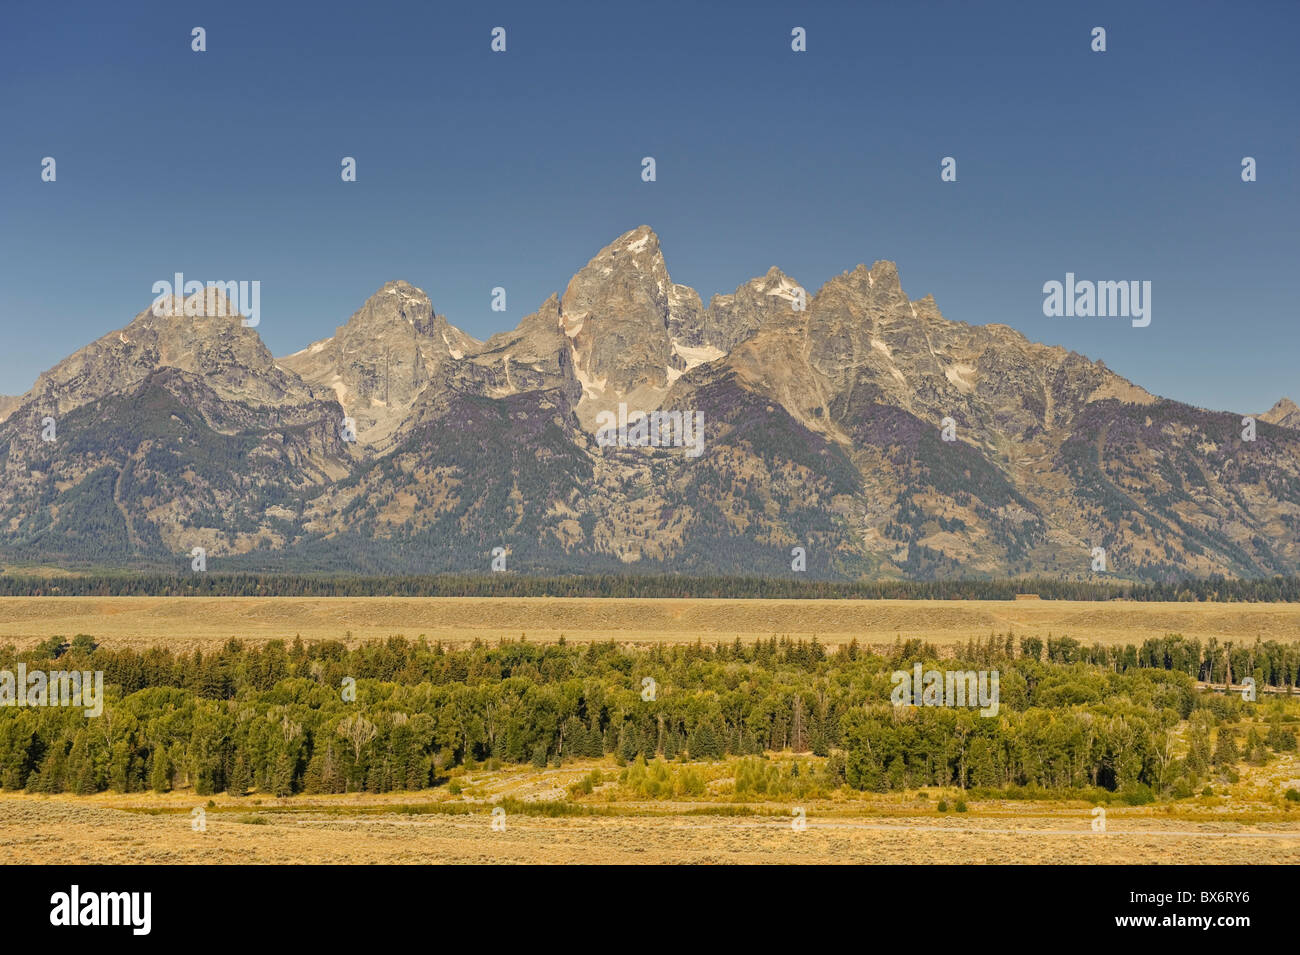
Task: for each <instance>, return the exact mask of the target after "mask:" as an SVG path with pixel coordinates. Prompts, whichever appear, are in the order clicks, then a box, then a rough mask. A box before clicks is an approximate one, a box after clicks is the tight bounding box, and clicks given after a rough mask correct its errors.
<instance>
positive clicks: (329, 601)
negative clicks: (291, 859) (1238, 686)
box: [0, 597, 1300, 650]
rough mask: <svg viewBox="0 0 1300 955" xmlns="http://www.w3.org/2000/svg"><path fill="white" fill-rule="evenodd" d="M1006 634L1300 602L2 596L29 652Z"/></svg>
mask: <svg viewBox="0 0 1300 955" xmlns="http://www.w3.org/2000/svg"><path fill="white" fill-rule="evenodd" d="M1008 629H1010V630H1012V631H1014V632H1015V633H1016V634H1019V635H1027V636H1038V637H1046V636H1047V635H1048V634H1049V633H1050V634H1052V635H1054V636H1058V637H1059V636H1070V637H1074V638H1076V639H1078V640H1082V641H1083V642H1085V643H1093V642H1099V643H1103V644H1116V643H1141V642H1142V641H1143V640H1145V639H1147V638H1148V637H1159V636H1163V635H1164V634H1166V633H1181V634H1183V635H1184V636H1187V637H1196V638H1199V639H1201V640H1206V639H1208V638H1209V637H1217V638H1218V639H1219V640H1220V641H1223V640H1232V641H1234V642H1237V643H1241V642H1243V641H1246V642H1253V641H1254V640H1255V638H1256V637H1260V638H1263V639H1266V640H1267V639H1275V640H1300V604H1287V603H1144V602H1135V601H1048V600H1017V601H997V600H952V601H945V600H711V599H641V598H626V599H621V598H620V599H614V598H604V599H600V598H588V597H500V598H493V597H4V598H0V642H12V643H14V644H15V645H16V646H17V647H19V648H20V649H22V648H25V647H27V646H30V645H31V644H33V643H35V642H37V641H38V640H44V639H47V638H49V637H50V636H53V635H55V634H62V635H64V636H69V637H70V636H72V635H74V634H77V633H89V634H91V635H92V636H94V637H96V638H97V639H98V640H99V641H100V643H102V644H103V645H105V646H109V647H126V646H131V647H136V648H143V647H148V646H157V645H165V646H169V647H171V648H173V649H177V650H190V649H194V648H195V647H204V648H206V647H210V646H214V645H218V644H221V643H224V642H225V641H227V640H229V639H230V638H231V637H237V638H239V639H241V640H244V641H247V642H250V643H260V642H264V641H266V640H272V639H276V638H283V639H287V640H292V639H293V638H294V637H295V636H298V635H300V636H301V637H302V638H303V640H307V641H311V640H344V641H346V642H347V643H349V644H357V643H361V642H363V641H366V640H373V639H382V638H386V637H390V636H393V635H396V634H401V635H404V636H406V637H410V638H415V637H418V636H420V635H421V634H423V635H424V636H426V637H427V638H428V639H430V640H442V641H444V642H446V643H465V642H469V641H472V640H475V639H482V640H485V641H489V642H496V641H498V640H501V639H510V640H517V639H518V638H519V636H520V635H521V634H525V635H526V636H527V638H528V639H529V640H533V641H538V642H548V641H554V640H558V639H559V638H560V637H561V636H563V637H564V638H565V639H566V640H568V641H579V642H581V641H590V640H610V639H613V640H616V641H618V642H621V643H656V642H664V643H693V642H695V641H696V640H703V641H704V642H706V643H712V642H715V641H719V640H722V641H731V640H734V639H735V638H736V637H740V638H741V639H742V640H743V641H746V642H752V641H753V640H755V639H758V638H763V639H766V638H768V637H770V636H772V635H773V634H778V635H788V636H790V637H792V638H796V639H797V638H804V639H810V638H812V637H816V638H817V639H819V640H821V641H822V642H823V643H826V644H843V643H847V642H848V641H850V640H852V639H854V638H856V639H857V640H858V642H859V643H860V644H866V645H882V644H890V643H893V642H894V640H895V639H896V638H900V637H901V638H902V639H904V640H906V639H908V638H911V637H920V638H922V639H925V640H928V641H931V642H933V643H935V644H939V645H943V644H953V643H963V644H964V643H965V642H966V641H968V640H971V639H973V638H976V637H980V638H983V637H987V636H988V635H989V634H990V633H993V632H997V633H1005V632H1006V631H1007V630H1008Z"/></svg>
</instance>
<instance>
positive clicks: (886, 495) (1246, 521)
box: [0, 226, 1300, 579]
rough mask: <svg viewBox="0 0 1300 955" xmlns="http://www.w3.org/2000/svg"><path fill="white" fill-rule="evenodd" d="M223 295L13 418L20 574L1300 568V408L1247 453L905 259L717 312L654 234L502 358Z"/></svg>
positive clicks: (116, 335)
mask: <svg viewBox="0 0 1300 955" xmlns="http://www.w3.org/2000/svg"><path fill="white" fill-rule="evenodd" d="M201 294H202V295H203V299H202V301H201V302H195V301H194V300H195V299H197V296H192V297H191V298H189V299H186V300H184V302H183V303H182V305H185V306H190V308H189V309H188V311H191V312H195V313H196V314H194V315H192V316H190V317H187V318H184V319H176V318H170V317H168V318H159V317H157V316H154V315H153V314H152V312H151V311H146V312H142V313H140V314H139V315H137V316H136V317H135V318H134V319H133V320H132V321H131V322H130V323H128V325H126V326H125V327H124V328H122V329H120V330H118V331H116V332H110V333H108V334H107V335H105V336H102V337H101V338H99V339H97V340H96V341H94V342H92V343H90V344H89V345H87V346H85V347H83V348H81V349H78V350H77V351H75V352H73V353H72V354H71V355H69V356H68V357H67V358H65V359H64V360H63V361H61V362H59V363H58V364H56V365H55V366H54V367H53V368H51V369H50V370H48V371H47V372H44V373H42V375H41V376H39V377H38V379H37V382H36V384H35V385H33V388H32V389H30V390H29V391H28V392H27V393H26V394H25V395H23V396H20V397H16V398H12V399H0V415H3V417H0V470H2V471H3V473H4V475H5V482H4V486H3V490H0V554H3V555H5V556H7V557H10V558H14V559H20V560H22V559H63V560H82V561H87V560H89V561H94V560H107V561H109V562H116V563H121V564H124V565H131V564H133V563H144V562H149V561H153V562H158V561H164V562H165V561H167V560H175V559H179V557H180V555H184V554H187V553H188V552H189V551H190V550H191V549H192V547H194V546H201V547H204V548H205V549H206V550H207V551H208V552H209V553H210V554H212V555H213V556H214V557H216V558H217V559H225V560H228V561H230V562H232V564H238V565H239V566H247V567H250V568H255V567H285V568H293V569H297V568H308V569H329V568H331V567H349V568H355V567H363V568H368V569H375V570H378V571H381V572H425V571H430V570H481V569H483V568H484V565H485V562H486V561H487V560H488V556H487V555H488V554H490V552H491V550H492V548H493V547H501V548H503V549H504V550H505V551H507V552H508V553H509V554H510V561H511V565H510V569H512V570H532V571H537V572H551V571H561V572H567V571H575V570H597V569H600V570H606V569H618V568H626V567H629V566H635V567H641V568H644V569H648V570H660V571H663V570H667V571H674V572H682V573H691V574H710V573H719V572H729V571H731V570H736V569H743V570H745V571H747V572H748V571H751V570H759V571H761V572H763V573H768V574H789V573H798V572H801V571H798V570H792V569H791V567H792V564H797V563H798V558H793V557H792V556H791V555H792V552H793V551H794V549H795V548H802V549H803V552H804V556H803V558H802V559H804V560H806V570H804V571H802V572H804V573H808V574H810V575H812V576H818V577H841V578H858V577H881V578H889V577H920V578H926V577H945V576H963V575H964V576H977V577H978V576H1015V575H1017V574H1050V575H1059V576H1066V577H1074V576H1078V577H1088V576H1092V575H1100V574H1102V573H1104V574H1109V575H1117V574H1118V575H1121V576H1125V577H1130V578H1134V579H1139V578H1142V579H1145V578H1152V579H1163V578H1167V577H1174V576H1180V575H1181V576H1187V575H1193V576H1205V575H1209V574H1214V573H1223V574H1229V575H1234V576H1236V575H1240V576H1257V575H1267V574H1273V573H1287V572H1290V573H1294V572H1295V571H1296V570H1297V569H1300V430H1298V429H1300V409H1297V408H1296V406H1295V405H1294V404H1293V403H1289V401H1287V400H1286V399H1284V400H1283V401H1279V402H1278V404H1277V405H1275V406H1274V408H1273V409H1270V411H1269V412H1266V413H1265V414H1262V415H1260V416H1259V424H1258V434H1257V437H1256V440H1255V441H1253V442H1250V443H1246V442H1245V441H1244V440H1243V439H1242V438H1241V435H1240V432H1241V416H1238V415H1234V414H1229V413H1226V412H1213V411H1206V410H1205V409H1198V408H1194V407H1192V406H1190V405H1186V404H1182V403H1179V402H1176V401H1171V400H1170V399H1166V398H1161V397H1159V396H1156V395H1153V394H1151V393H1150V392H1147V391H1146V390H1145V389H1143V388H1141V386H1139V385H1137V384H1135V383H1133V382H1131V381H1129V380H1127V379H1125V378H1123V377H1122V376H1120V375H1117V374H1116V373H1114V372H1112V371H1110V369H1108V368H1107V367H1106V366H1105V364H1104V363H1102V362H1100V361H1093V360H1091V359H1088V358H1087V357H1085V356H1083V355H1079V354H1078V353H1076V352H1072V351H1069V350H1067V349H1064V348H1061V347H1059V346H1052V345H1045V344H1040V343H1036V342H1033V341H1031V340H1029V339H1028V338H1027V337H1025V336H1024V335H1022V334H1021V333H1020V332H1018V331H1016V330H1015V329H1013V328H1011V327H1010V326H1008V325H1004V324H996V323H995V324H991V325H983V326H979V325H968V324H966V323H962V322H959V321H953V320H950V319H948V318H946V317H945V316H944V315H943V314H942V313H941V312H940V310H939V307H938V304H937V303H936V302H935V300H934V299H933V297H932V296H929V295H926V296H924V297H922V298H919V299H911V298H909V297H908V295H907V294H906V293H905V292H904V290H903V287H902V283H901V279H900V277H899V273H898V268H897V265H896V264H895V263H893V262H890V261H887V260H879V261H876V262H875V263H873V265H872V266H870V267H867V266H866V265H865V264H860V265H858V266H856V267H855V268H854V269H852V270H849V271H845V272H842V273H840V274H839V275H836V276H833V277H832V278H831V279H829V280H828V281H827V282H826V283H824V284H823V285H822V286H821V288H819V289H818V290H816V292H815V293H812V294H809V293H808V291H807V290H805V289H803V288H802V286H800V285H799V284H798V282H797V281H796V280H795V279H793V278H791V277H789V276H788V275H786V274H785V273H784V272H782V271H781V270H780V269H779V268H778V267H776V266H772V267H771V268H769V269H768V270H767V271H766V272H765V273H764V274H762V275H759V276H755V277H754V278H752V279H750V280H748V281H747V282H745V283H742V284H741V285H740V286H738V287H737V289H736V290H735V291H734V292H732V293H727V294H715V295H713V296H711V298H710V301H709V303H708V305H705V304H703V302H702V300H701V298H700V296H699V295H698V293H696V292H695V291H694V289H691V288H689V287H687V286H683V285H679V284H677V283H675V282H673V281H672V279H671V276H670V275H669V272H668V269H667V265H666V263H665V260H664V256H663V252H662V249H661V247H660V243H659V239H658V236H656V235H655V233H654V232H653V230H651V229H650V228H649V227H648V226H639V227H637V228H636V229H633V230H630V231H628V232H625V233H624V234H622V235H621V236H619V237H618V238H616V239H615V240H614V241H613V242H611V243H609V244H608V245H606V246H604V247H603V248H602V249H601V250H600V251H599V252H597V254H596V255H595V256H593V257H592V258H591V259H590V260H589V261H588V263H587V264H586V265H585V266H583V267H582V268H581V269H579V270H578V271H577V272H576V273H575V274H574V276H573V277H572V278H571V279H570V281H569V282H568V283H567V284H566V286H565V287H564V289H563V291H558V292H556V293H554V294H552V295H551V296H549V297H548V298H547V299H546V300H545V301H544V302H543V303H541V305H539V306H538V308H537V309H536V310H534V311H533V312H530V313H529V314H527V315H526V316H524V317H523V318H522V319H521V320H520V322H519V323H518V324H517V325H516V327H515V328H514V329H512V330H507V331H502V332H498V333H496V334H494V335H492V336H490V337H489V338H488V339H487V340H486V341H478V340H477V339H475V338H473V337H472V336H470V335H468V334H466V333H464V332H463V331H461V330H460V329H458V328H456V327H455V326H453V325H452V324H451V323H450V322H449V321H448V320H447V319H446V317H445V316H443V315H440V314H438V313H437V312H436V311H435V309H434V307H433V303H432V301H431V300H430V298H429V296H428V295H427V294H426V293H425V292H423V291H422V290H420V289H418V288H416V287H415V286H412V285H410V283H408V282H405V281H392V282H387V283H385V284H384V285H383V286H382V287H381V288H380V289H379V290H378V291H376V292H375V293H374V294H373V295H372V296H370V297H369V298H368V299H367V300H366V302H364V303H363V304H362V306H361V307H360V308H359V309H358V310H357V311H356V312H354V313H353V314H352V316H351V317H350V318H349V319H348V320H347V321H346V322H344V323H343V324H341V325H339V326H337V328H336V329H335V332H334V334H333V335H331V336H329V337H327V338H323V339H319V340H317V341H315V342H313V343H311V344H310V345H308V346H307V347H306V348H303V349H300V350H299V351H297V352H294V353H292V354H290V355H285V356H282V357H280V358H275V357H273V356H272V355H271V354H270V352H269V351H268V350H267V349H266V347H265V345H264V343H262V341H261V339H260V337H259V336H258V335H257V333H256V331H255V330H254V329H252V328H249V327H246V326H245V325H243V323H241V322H240V321H238V315H237V313H236V312H234V311H233V310H232V309H231V308H230V307H229V304H228V303H224V302H223V303H218V302H216V301H215V300H214V298H213V296H212V290H211V289H209V290H205V291H204V292H203V293H201ZM218 305H220V306H221V308H222V309H224V311H222V314H221V315H219V316H213V315H212V314H211V313H212V312H213V311H217V310H218V309H217V308H216V307H215V306H218ZM199 306H201V307H199ZM183 311H185V309H183ZM628 409H631V412H630V414H631V415H632V416H633V418H634V419H635V417H636V413H637V412H646V413H649V412H652V411H656V410H662V411H663V413H664V414H665V415H670V413H671V412H674V411H676V412H689V413H693V414H697V415H700V416H701V419H700V420H701V421H702V422H703V427H704V429H705V431H706V433H707V440H706V443H705V452H704V454H703V455H702V456H701V457H700V458H699V459H698V460H692V459H691V458H690V457H688V456H686V455H684V454H682V453H681V452H680V450H678V449H675V448H674V447H673V445H672V444H671V442H670V443H669V444H666V445H663V446H659V447H654V446H650V447H637V446H620V447H608V446H603V445H602V444H601V443H600V442H599V441H597V439H596V438H597V436H596V433H595V432H596V421H597V419H598V418H599V417H600V416H602V415H603V414H607V415H613V414H614V413H615V412H619V413H621V414H622V415H623V416H624V417H626V416H627V415H628V414H629V412H628ZM106 415H115V416H116V418H114V417H105V416H106ZM47 417H53V418H54V419H55V420H56V422H57V429H58V438H57V439H56V440H55V441H48V440H44V439H43V438H42V437H41V427H42V422H43V421H45V420H46V419H47ZM665 420H670V419H665ZM634 423H635V422H634ZM678 427H679V428H680V425H678ZM69 429H72V431H71V432H70V431H69ZM187 442H188V443H187ZM633 444H634V445H635V442H633ZM1095 548H1101V549H1102V550H1103V551H1104V552H1105V555H1106V560H1107V566H1106V567H1105V569H1104V571H1099V570H1096V569H1094V568H1095V566H1096V558H1095V556H1094V555H1095Z"/></svg>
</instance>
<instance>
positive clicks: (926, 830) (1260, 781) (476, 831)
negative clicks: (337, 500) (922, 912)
mask: <svg viewBox="0 0 1300 955" xmlns="http://www.w3.org/2000/svg"><path fill="white" fill-rule="evenodd" d="M695 765H696V766H697V767H698V768H699V771H701V772H704V773H705V774H707V775H710V776H716V775H720V776H724V777H725V775H726V769H725V767H723V766H722V764H713V765H708V764H695ZM594 767H599V768H600V769H601V771H602V773H603V774H604V776H605V778H606V779H607V780H608V782H605V783H603V784H601V785H598V786H597V787H595V790H594V792H592V793H591V794H588V795H579V796H574V795H573V794H572V793H570V792H568V790H567V787H569V786H570V785H572V784H573V783H575V782H577V781H579V780H580V779H581V778H582V777H583V776H584V775H586V774H587V773H589V772H590V771H591V769H592V768H594ZM619 772H620V769H619V768H618V767H615V766H614V765H613V763H612V761H610V760H608V759H607V760H603V761H600V762H596V761H587V762H584V763H577V764H574V765H572V766H565V767H564V768H561V769H545V770H538V769H533V768H531V767H518V766H515V767H505V768H502V769H498V770H493V771H488V770H486V769H484V770H478V771H474V772H468V773H465V774H464V775H462V776H459V777H458V780H459V781H460V783H461V784H462V785H463V787H464V788H463V790H462V792H460V793H459V794H457V795H455V796H453V795H452V794H451V793H450V792H449V791H448V787H446V786H443V787H440V788H439V789H438V790H434V791H428V790H425V791H423V792H419V793H389V794H384V795H376V794H366V795H338V796H293V797H289V798H285V799H275V798H271V797H266V798H261V797H258V796H257V795H251V796H246V797H243V798H241V799H235V798H231V797H229V796H226V795H218V796H215V797H213V798H212V799H211V800H209V799H207V798H205V797H199V796H195V795H194V794H193V793H190V792H173V793H168V794H166V795H158V794H154V793H134V794H129V795H122V794H114V793H100V794H98V795H95V796H84V797H75V798H74V797H70V796H40V795H29V794H23V793H0V844H3V846H4V853H5V860H6V862H9V863H39V862H48V861H51V860H56V859H57V860H58V861H60V862H87V863H109V864H114V863H131V864H141V863H147V864H155V863H201V864H243V863H394V864H414V863H420V864H428V863H506V864H517V863H623V864H628V863H631V864H651V863H702V864H711V863H750V864H770V863H808V864H862V863H905V864H927V863H965V862H979V863H980V864H989V863H1047V864H1080V863H1099V864H1111V863H1171V862H1172V863H1242V864H1289V865H1295V864H1297V863H1300V804H1294V803H1292V804H1289V805H1290V809H1289V811H1288V803H1287V802H1285V801H1279V800H1278V799H1277V798H1276V792H1277V788H1278V785H1279V780H1281V779H1282V777H1284V776H1287V775H1288V774H1294V775H1297V776H1300V761H1298V760H1297V759H1296V758H1295V757H1289V758H1288V759H1286V760H1282V761H1279V762H1277V763H1273V764H1270V766H1268V767H1267V768H1259V769H1252V770H1251V773H1252V774H1254V775H1253V776H1250V777H1243V780H1242V782H1241V783H1240V784H1237V785H1234V787H1233V794H1232V795H1231V796H1227V797H1224V796H1219V797H1209V798H1205V797H1196V798H1193V799H1189V800H1181V801H1179V802H1178V803H1176V804H1174V805H1172V806H1169V805H1161V806H1140V807H1130V806H1123V805H1121V804H1115V805H1112V806H1110V807H1108V808H1107V810H1106V813H1107V817H1106V830H1105V831H1104V832H1098V831H1094V830H1093V828H1092V824H1093V816H1092V808H1093V807H1092V806H1091V804H1089V803H1087V802H1081V801H1073V802H1071V801H1042V802H1030V801H1016V800H980V799H977V798H973V797H972V798H970V799H969V800H968V810H967V811H966V812H964V813H957V812H954V811H952V810H951V809H950V810H949V811H948V812H940V811H938V804H939V800H940V799H947V800H948V801H949V803H950V804H955V800H956V798H957V796H958V795H959V794H958V793H957V791H956V790H930V791H929V792H926V793H925V795H924V796H922V794H921V793H920V792H919V791H911V792H902V793H896V794H888V795H869V794H860V793H848V792H846V791H844V790H840V791H837V792H836V793H834V794H832V795H830V796H829V797H823V798H816V799H785V800H783V801H774V800H749V801H745V800H741V801H737V800H735V799H733V798H731V797H729V796H728V795H726V794H725V793H722V792H717V793H711V794H709V795H705V796H701V797H698V798H695V799H675V800H674V799H661V800H657V799H637V798H635V797H631V798H629V797H628V795H627V793H626V791H625V790H623V789H621V787H620V786H619V785H618V783H617V778H618V774H619ZM1290 781H1291V782H1295V780H1290ZM710 788H711V789H713V788H715V787H713V786H711V787H710ZM723 788H725V783H724V787H723ZM498 803H501V804H503V805H506V806H509V810H508V812H506V815H505V816H504V817H502V818H503V821H504V829H500V828H498V829H494V828H493V825H492V823H493V815H492V808H493V807H494V806H495V805H497V804H498ZM796 806H798V807H800V808H802V809H803V810H804V813H805V821H806V827H805V828H803V829H802V830H799V829H796V828H794V825H793V820H794V816H793V811H794V809H795V807H796ZM196 808H202V809H203V813H204V830H203V831H196V829H195V827H194V818H195V817H194V815H193V811H194V809H196ZM557 810H563V811H562V812H561V811H557Z"/></svg>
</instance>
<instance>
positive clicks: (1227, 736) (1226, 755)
mask: <svg viewBox="0 0 1300 955" xmlns="http://www.w3.org/2000/svg"><path fill="white" fill-rule="evenodd" d="M1240 758H1241V753H1240V751H1239V750H1238V749H1237V741H1236V739H1234V738H1233V732H1232V730H1230V729H1229V728H1228V727H1226V726H1225V727H1223V728H1221V729H1220V730H1219V738H1218V739H1217V740H1216V741H1215V744H1214V767H1215V769H1231V768H1232V767H1233V766H1234V765H1236V762H1237V760H1238V759H1240Z"/></svg>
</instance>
